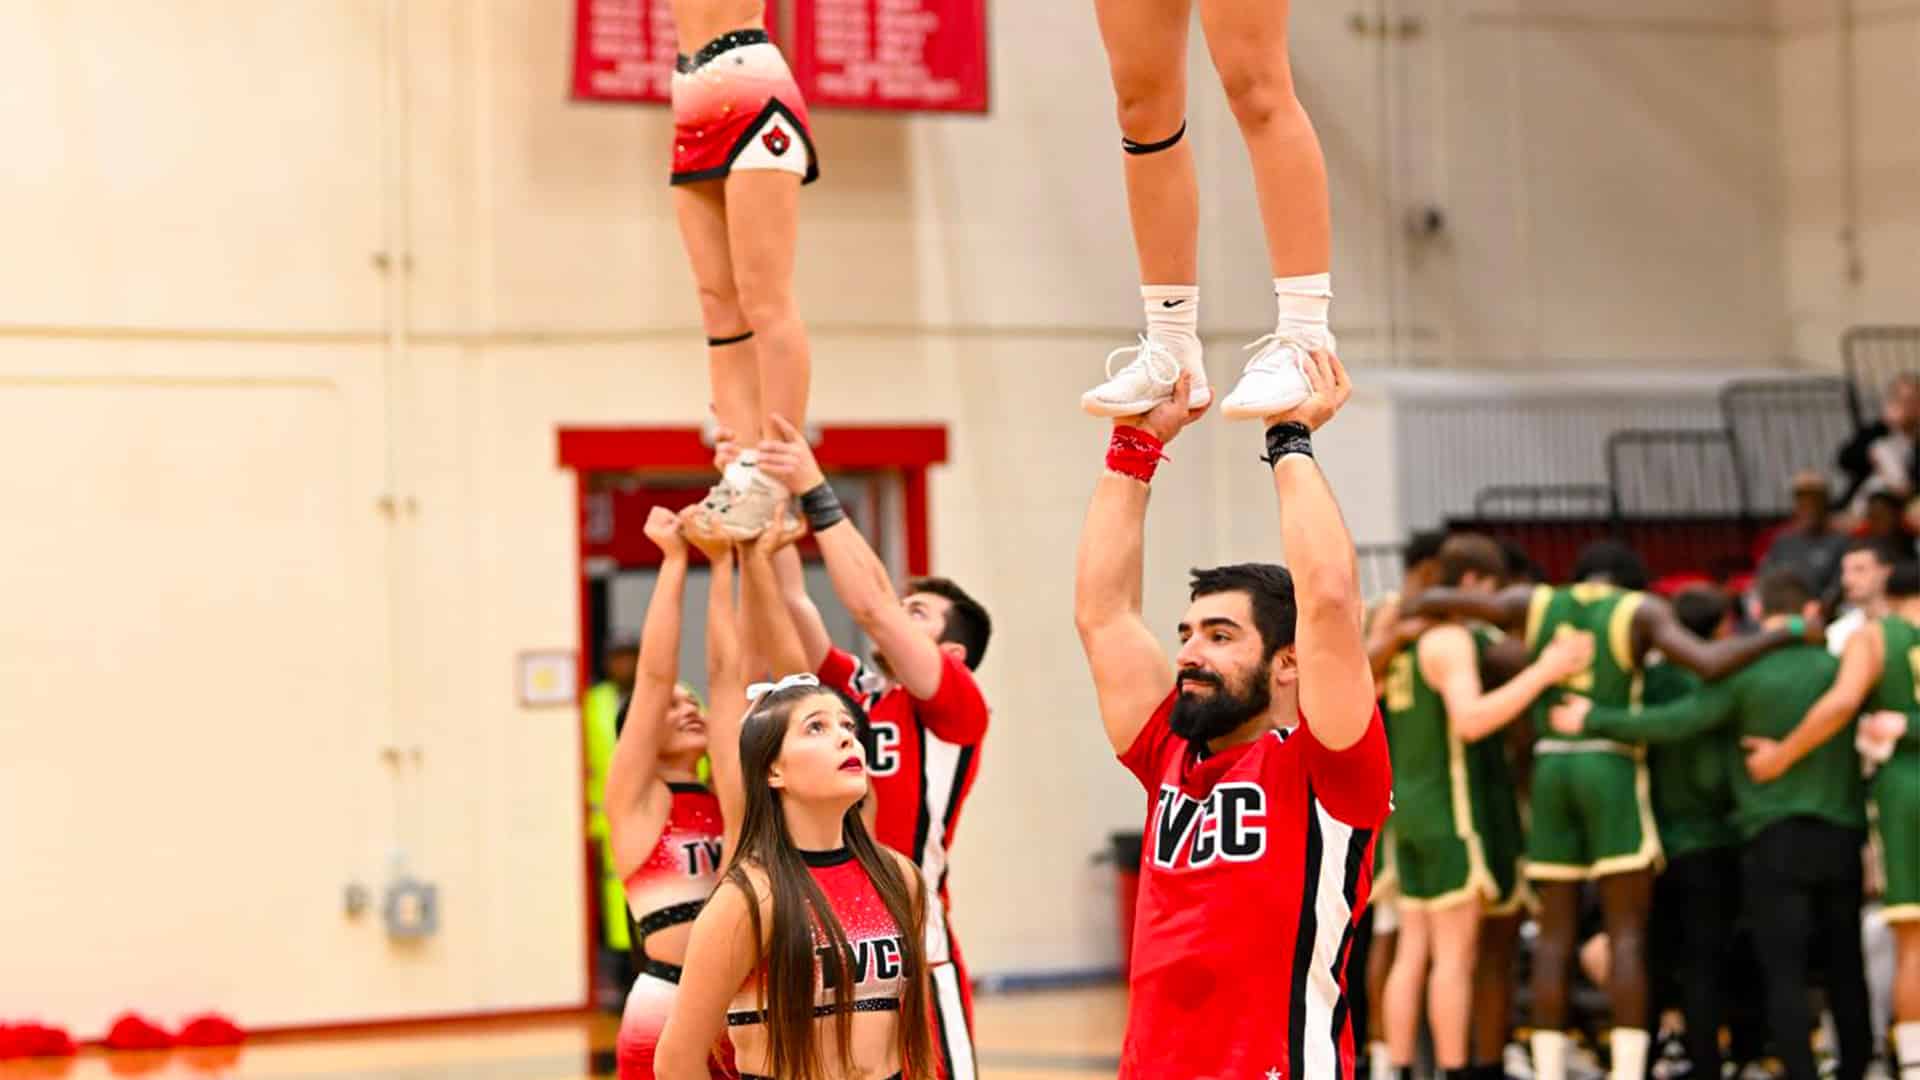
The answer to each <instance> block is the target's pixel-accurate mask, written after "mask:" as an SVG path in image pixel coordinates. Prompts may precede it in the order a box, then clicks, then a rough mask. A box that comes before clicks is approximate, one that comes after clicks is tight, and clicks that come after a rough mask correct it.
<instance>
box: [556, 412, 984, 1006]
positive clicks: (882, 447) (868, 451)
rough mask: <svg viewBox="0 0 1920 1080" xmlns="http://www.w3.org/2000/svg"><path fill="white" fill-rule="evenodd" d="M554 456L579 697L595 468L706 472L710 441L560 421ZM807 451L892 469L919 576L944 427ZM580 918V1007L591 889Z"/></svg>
mask: <svg viewBox="0 0 1920 1080" xmlns="http://www.w3.org/2000/svg"><path fill="white" fill-rule="evenodd" d="M558 434H559V438H558V456H559V465H560V467H561V468H562V469H570V470H572V471H573V474H574V475H573V479H574V488H573V492H574V494H573V499H574V502H573V511H574V512H573V526H574V575H575V578H576V579H577V581H578V586H579V605H580V628H579V635H580V636H579V640H578V641H577V642H576V643H575V654H576V660H575V663H576V664H577V665H578V670H579V672H580V679H579V682H580V693H581V695H582V698H583V699H584V697H585V695H586V692H587V686H586V675H587V673H588V672H589V671H591V670H593V666H592V664H591V662H590V658H589V657H588V655H587V640H588V638H589V637H591V636H592V610H591V608H592V605H591V603H590V601H589V600H588V578H587V531H586V513H587V494H588V491H587V486H588V477H589V476H590V475H591V474H593V473H596V472H623V473H632V472H637V473H646V472H676V473H687V472H695V473H698V472H709V471H711V470H712V469H713V447H711V446H709V445H708V444H707V443H706V441H705V440H703V439H702V438H701V436H700V429H699V428H696V427H619V428H599V427H594V428H589V427H563V428H561V429H559V433H558ZM813 452H814V457H815V458H817V459H818V460H819V462H820V467H821V468H822V469H824V470H826V471H828V472H834V471H840V470H850V469H885V470H894V471H898V472H899V473H900V475H901V480H902V481H903V485H902V486H903V488H904V493H905V496H906V498H905V506H904V507H902V516H903V517H904V518H905V519H906V520H905V521H904V522H902V524H903V525H904V526H905V532H906V536H905V540H906V545H905V546H906V556H907V573H908V574H910V575H918V574H925V573H927V572H928V571H929V569H930V567H931V560H930V545H929V543H928V532H929V524H928V520H927V470H928V469H929V468H932V467H933V466H935V465H943V464H945V463H946V460H947V428H946V425H944V424H935V425H924V426H878V427H869V426H864V425H862V426H831V427H823V428H821V429H820V438H819V441H818V442H817V443H815V445H814V448H813ZM574 738H576V739H580V740H581V742H580V783H581V785H582V787H581V789H580V791H579V794H578V795H577V796H576V798H575V800H574V801H575V803H576V804H578V805H579V807H580V832H579V835H581V836H585V835H586V829H587V819H586V814H587V805H586V804H587V799H586V790H585V783H586V760H587V759H586V754H587V748H586V742H585V740H584V739H582V738H581V732H580V726H579V725H578V724H576V725H574ZM587 884H588V889H589V890H598V889H599V887H600V883H599V881H598V880H597V879H596V880H590V881H589V882H588V883H587ZM586 904H587V907H586V909H585V912H584V914H583V919H582V921H583V922H584V923H585V925H586V935H585V940H586V954H587V981H586V986H585V987H584V988H582V990H581V1004H582V1007H583V1008H591V1007H592V1006H593V986H594V978H595V976H596V974H597V972H596V967H597V966H598V963H599V957H598V952H599V950H597V949H595V948H594V940H595V937H596V931H597V929H598V928H597V927H596V926H595V925H594V921H593V919H592V912H593V907H592V904H593V900H592V893H591V892H589V895H588V897H587V899H586Z"/></svg>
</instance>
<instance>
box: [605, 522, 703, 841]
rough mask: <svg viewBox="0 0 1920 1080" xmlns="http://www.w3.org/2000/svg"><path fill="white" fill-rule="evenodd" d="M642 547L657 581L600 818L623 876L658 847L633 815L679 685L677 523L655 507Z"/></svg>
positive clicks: (681, 542)
mask: <svg viewBox="0 0 1920 1080" xmlns="http://www.w3.org/2000/svg"><path fill="white" fill-rule="evenodd" d="M644 531H645V532H646V535H647V539H649V540H651V541H653V542H654V544H655V545H656V546H658V547H659V548H660V552H661V554H662V555H663V556H664V558H663V559H662V560H661V562H660V576H659V578H658V579H657V580H656V581H655V582H654V586H653V596H652V598H650V599H649V600H648V601H647V619H646V623H645V625H644V627H643V629H642V630H641V635H640V661H639V664H638V667H637V670H636V671H635V673H634V679H633V694H632V696H631V697H629V698H628V699H627V721H628V722H627V723H624V724H622V725H621V726H620V740H619V742H617V743H616V744H614V748H613V760H612V762H610V763H609V764H608V766H607V790H606V812H607V823H608V827H609V832H610V838H609V846H610V848H611V850H612V852H613V862H614V868H615V869H616V870H618V871H619V872H620V873H621V874H623V875H624V874H626V873H627V872H629V871H631V870H632V869H633V868H634V867H636V866H639V865H640V864H641V863H642V862H645V861H646V859H647V854H648V853H649V852H651V851H652V850H653V846H654V844H656V843H657V842H658V841H659V839H660V832H659V830H660V828H664V827H665V825H666V822H665V821H664V820H662V821H661V822H659V823H658V827H656V828H654V829H652V830H650V831H649V830H645V829H644V828H635V827H634V826H635V825H636V824H638V823H637V822H636V821H635V818H636V816H638V812H639V811H640V810H641V808H642V807H643V806H644V805H645V802H646V796H647V792H648V791H649V790H650V789H652V787H653V781H654V773H655V770H656V768H657V767H658V765H659V761H660V735H661V720H662V718H663V717H665V716H666V714H667V709H668V708H669V707H671V706H672V704H673V687H674V683H675V682H677V681H678V680H679V678H680V671H679V663H680V603H681V599H682V597H683V594H684V593H685V591H686V585H687V541H686V538H685V537H684V536H682V535H681V532H680V519H678V518H676V517H675V516H674V515H673V512H672V511H671V510H667V509H665V508H664V507H659V506H656V507H654V508H653V509H652V510H651V511H649V512H648V514H647V523H646V526H645V530H644Z"/></svg>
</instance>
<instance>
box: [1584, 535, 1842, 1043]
mask: <svg viewBox="0 0 1920 1080" xmlns="http://www.w3.org/2000/svg"><path fill="white" fill-rule="evenodd" d="M1753 591H1754V593H1755V594H1756V595H1757V596H1758V597H1759V600H1760V610H1761V617H1762V619H1763V622H1762V625H1763V626H1768V627H1773V628H1782V627H1786V626H1787V625H1788V624H1789V623H1790V622H1791V621H1792V619H1793V616H1794V614H1795V613H1796V612H1799V611H1801V610H1803V609H1804V607H1805V606H1806V604H1807V602H1808V601H1809V600H1811V599H1812V596H1813V594H1812V590H1811V589H1809V588H1808V586H1807V584H1806V581H1805V579H1804V578H1802V577H1801V575H1800V573H1799V571H1798V570H1796V569H1794V568H1791V567H1776V568H1774V569H1772V570H1768V571H1766V572H1765V573H1763V574H1761V575H1760V577H1759V579H1758V580H1756V581H1755V582H1754V586H1753ZM1654 670H1655V671H1658V670H1659V669H1658V668H1655V669H1654ZM1838 670H1839V662H1838V661H1836V660H1835V659H1834V658H1833V656H1832V655H1831V654H1830V653H1828V652H1827V650H1826V648H1825V647H1824V646H1823V645H1815V644H1811V643H1799V644H1794V645H1790V646H1788V647H1786V648H1783V649H1778V650H1776V651H1774V652H1771V653H1769V654H1767V655H1766V656H1764V657H1762V658H1760V659H1759V660H1757V661H1755V662H1754V663H1753V664H1751V665H1749V666H1748V667H1746V668H1743V669H1742V670H1740V671H1739V672H1736V673H1735V674H1733V675H1731V676H1729V677H1727V678H1725V679H1722V680H1720V681H1718V682H1714V683H1708V684H1705V685H1703V686H1701V687H1700V688H1699V689H1697V690H1695V691H1694V692H1692V693H1690V694H1687V695H1686V696H1684V697H1681V698H1679V699H1678V700H1674V701H1668V702H1665V703H1662V704H1656V705H1648V706H1647V707H1646V708H1645V709H1643V710H1640V711H1637V712H1636V711H1634V710H1630V709H1622V708H1615V707H1607V708H1603V707H1599V706H1594V705H1590V703H1589V702H1588V701H1587V700H1586V699H1583V698H1579V697H1577V696H1570V697H1568V698H1567V700H1566V701H1565V702H1564V703H1562V704H1560V705H1558V706H1555V707H1554V708H1553V709H1552V710H1551V713H1550V716H1549V723H1550V724H1551V726H1552V728H1553V730H1554V731H1555V733H1556V734H1557V735H1559V736H1560V737H1563V738H1602V739H1620V740H1627V741H1635V742H1637V741H1640V740H1646V741H1648V742H1650V743H1654V744H1657V745H1658V746H1659V747H1660V748H1661V749H1665V750H1669V751H1672V750H1683V749H1684V748H1685V747H1687V746H1688V745H1689V744H1693V745H1695V746H1697V747H1698V752H1697V753H1696V761H1695V764H1696V765H1698V766H1708V767H1710V766H1714V765H1718V764H1720V763H1722V762H1725V763H1728V764H1732V765H1734V766H1735V768H1736V769H1737V767H1738V758H1737V756H1736V755H1735V752H1734V750H1733V749H1732V747H1731V745H1729V744H1727V743H1724V742H1722V743H1718V745H1716V742H1713V741H1710V742H1705V743H1703V742H1702V740H1703V738H1704V739H1709V740H1716V741H1717V740H1724V739H1726V738H1727V736H1728V735H1732V734H1737V735H1739V736H1741V737H1743V738H1769V737H1778V736H1780V735H1783V734H1785V733H1786V732H1789V731H1791V730H1793V728H1794V726H1795V725H1796V724H1798V723H1799V722H1800V720H1801V718H1802V717H1804V716H1806V715H1807V713H1808V711H1809V710H1810V709H1811V708H1813V707H1814V706H1815V705H1816V703H1817V702H1818V701H1819V699H1820V698H1821V697H1822V695H1824V694H1825V693H1826V692H1827V689H1828V688H1829V687H1831V686H1832V685H1833V684H1834V678H1835V674H1836V673H1837V672H1838ZM1649 681H1651V673H1650V677H1649ZM1659 764H1660V765H1672V764H1674V762H1672V761H1671V760H1668V761H1663V762H1660V763H1659ZM1656 771H1657V768H1656ZM1702 771H1705V770H1704V769H1702ZM1727 789H1728V790H1727V794H1728V796H1729V797H1730V799H1731V802H1732V806H1731V813H1730V815H1727V816H1725V817H1724V818H1722V817H1721V815H1720V814H1719V813H1716V812H1714V811H1713V810H1712V809H1711V808H1703V809H1706V810H1707V813H1706V814H1703V815H1695V817H1696V820H1695V821H1694V822H1693V823H1692V825H1691V826H1689V827H1686V828H1681V827H1679V826H1680V824H1681V823H1680V822H1672V823H1671V824H1670V823H1669V821H1667V820H1662V822H1661V825H1660V831H1661V838H1662V842H1663V843H1666V842H1668V841H1674V842H1676V846H1675V848H1674V849H1673V852H1672V853H1673V854H1674V861H1673V863H1672V864H1671V865H1670V866H1669V867H1668V871H1667V873H1668V875H1670V876H1671V875H1675V874H1679V875H1692V876H1693V878H1694V879H1695V880H1694V882H1693V883H1691V885H1690V887H1689V888H1688V889H1687V892H1688V895H1687V897H1686V904H1687V906H1686V910H1685V913H1684V916H1683V917H1684V918H1685V919H1686V921H1687V924H1688V925H1687V928H1686V930H1685V936H1686V938H1687V940H1686V942H1685V943H1683V944H1681V945H1679V946H1678V947H1672V948H1671V953H1670V955H1668V954H1662V955H1661V961H1662V963H1663V965H1664V966H1677V967H1678V968H1679V969H1680V971H1681V976H1682V981H1683V982H1685V983H1687V984H1688V988H1689V989H1690V990H1691V991H1693V998H1694V1000H1693V1001H1692V1002H1691V1003H1690V1004H1689V1007H1688V1009H1687V1036H1688V1054H1687V1057H1688V1061H1689V1064H1690V1065H1691V1066H1692V1071H1691V1072H1690V1073H1688V1075H1690V1076H1718V1075H1719V1074H1720V1053H1719V1046H1718V1042H1719V1033H1720V1022H1721V1020H1722V1018H1723V1010H1722V1008H1721V1002H1720V1001H1719V1000H1717V997H1718V995H1717V993H1716V992H1717V990H1718V989H1719V987H1718V978H1719V976H1721V975H1722V974H1723V973H1724V971H1725V969H1726V966H1727V963H1726V958H1725V956H1724V952H1723V954H1722V955H1720V956H1715V955H1713V950H1714V947H1715V946H1716V945H1717V944H1719V943H1720V942H1717V941H1716V939H1722V940H1723V939H1724V933H1725V930H1724V928H1725V927H1726V926H1727V925H1728V924H1730V923H1732V922H1733V921H1734V916H1733V913H1732V912H1731V911H1728V910H1726V908H1725V906H1724V905H1723V904H1722V903H1721V902H1719V901H1718V899H1717V898H1716V897H1714V896H1713V895H1712V891H1713V890H1711V889H1710V888H1708V887H1704V886H1705V885H1706V884H1707V883H1705V882H1701V881H1699V880H1698V879H1700V878H1702V877H1713V876H1717V874H1718V872H1717V871H1714V870H1713V869H1712V864H1711V857H1712V854H1713V851H1712V849H1711V848H1708V847H1703V846H1702V845H1706V844H1710V843H1712V842H1713V841H1714V837H1713V835H1712V829H1713V828H1714V827H1715V825H1716V824H1717V822H1715V821H1706V820H1698V818H1702V817H1714V818H1720V820H1723V821H1725V822H1726V823H1727V824H1729V825H1730V826H1731V827H1732V828H1733V829H1734V830H1735V831H1736V836H1735V839H1736V842H1737V843H1738V845H1739V848H1738V851H1739V866H1740V871H1739V873H1740V878H1741V885H1742V889H1741V892H1742V897H1741V901H1742V906H1743V908H1744V918H1745V919H1746V921H1748V922H1749V923H1751V925H1752V928H1753V937H1754V947H1755V952H1756V953H1757V954H1758V956H1759V959H1760V968H1761V972H1762V974H1763V976H1764V977H1763V979H1762V980H1761V984H1760V985H1761V988H1762V989H1764V991H1765V998H1766V1017H1767V1028H1768V1030H1770V1031H1771V1032H1772V1033H1773V1034H1774V1036H1775V1040H1774V1041H1775V1046H1776V1049H1777V1051H1778V1053H1779V1054H1780V1057H1781V1059H1782V1060H1783V1061H1784V1062H1785V1064H1786V1067H1787V1075H1788V1076H1789V1077H1790V1078H1792V1080H1815V1078H1816V1077H1817V1076H1818V1075H1819V1074H1818V1072H1817V1071H1816V1070H1815V1067H1814V1060H1813V1052H1812V1048H1811V1045H1810V1043H1809V1041H1808V1039H1807V1034H1806V1033H1807V1032H1808V1031H1809V1030H1810V1029H1811V1028H1812V1027H1813V1016H1812V1014H1811V1013H1810V1011H1809V1009H1808V1007H1807V1000H1808V994H1809V992H1810V991H1811V990H1812V981H1813V980H1812V978H1811V975H1812V971H1813V970H1814V969H1816V968H1817V969H1818V970H1820V971H1823V972H1824V974H1825V978H1824V980H1823V984H1824V985H1825V987H1826V991H1827V998H1828V1003H1829V1005H1830V1006H1831V1008H1832V1011H1833V1015H1834V1021H1835V1028H1836V1034H1837V1036H1838V1038H1837V1041H1838V1043H1839V1050H1840V1071H1839V1073H1838V1077H1839V1080H1858V1078H1859V1077H1860V1075H1861V1074H1862V1073H1863V1072H1864V1071H1865V1070H1866V1066H1867V1058H1868V1057H1869V1056H1871V1055H1870V1050H1869V1044H1870V1043H1871V1042H1872V1034H1871V1030H1870V1024H1869V1022H1868V1016H1867V979H1866V963H1865V960H1864V959H1863V958H1862V955H1861V947H1860V903H1861V899H1862V893H1863V888H1862V883H1861V866H1860V849H1861V847H1862V846H1863V845H1864V844H1865V843H1866V829H1867V804H1866V792H1865V790H1864V789H1863V787H1862V784H1861V782H1860V758H1859V755H1858V754H1857V753H1856V752H1855V751H1854V748H1853V746H1852V744H1851V742H1850V741H1848V740H1833V741H1831V742H1829V743H1827V744H1826V745H1824V746H1822V747H1820V748H1819V750H1818V751H1817V752H1816V753H1813V754H1810V755H1808V757H1807V758H1806V759H1805V760H1804V761H1801V762H1800V763H1798V764H1797V765H1796V766H1795V767H1794V768H1793V769H1792V770H1791V771H1790V772H1788V773H1787V774H1786V775H1784V776H1783V777H1781V778H1780V780H1778V781H1777V782H1775V783H1757V782H1755V781H1754V780H1752V779H1750V778H1749V777H1748V776H1747V774H1746V771H1745V770H1744V769H1738V771H1737V775H1733V776H1731V777H1729V778H1728V782H1727ZM1669 794H1671V793H1669ZM1695 794H1696V797H1697V795H1698V794H1699V793H1695ZM1665 809H1667V810H1668V811H1671V810H1672V809H1673V807H1672V806H1671V803H1670V802H1669V804H1668V805H1667V806H1666V807H1665ZM1689 834H1691V835H1689ZM1703 859H1705V860H1707V861H1706V862H1705V863H1702V861H1701V860H1703ZM1703 870H1704V871H1705V873H1704V874H1702V873H1701V872H1700V871H1703ZM1703 946H1704V947H1703ZM1815 956H1818V957H1819V959H1818V961H1817V963H1815V964H1812V965H1810V964H1809V960H1810V959H1811V958H1813V957H1815Z"/></svg>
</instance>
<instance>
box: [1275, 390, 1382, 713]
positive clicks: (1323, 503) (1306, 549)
mask: <svg viewBox="0 0 1920 1080" xmlns="http://www.w3.org/2000/svg"><path fill="white" fill-rule="evenodd" d="M1301 372H1302V373H1303V374H1304V375H1306V377H1307V383H1308V385H1309V386H1311V387H1312V389H1313V393H1312V394H1311V395H1310V396H1309V397H1308V398H1307V399H1306V400H1305V401H1303V402H1301V403H1300V405H1299V406H1298V407H1296V408H1294V409H1292V410H1291V411H1289V412H1287V413H1284V414H1282V415H1279V416H1271V417H1268V418H1267V461H1268V462H1269V463H1270V464H1272V466H1273V489H1274V492H1275V494H1277V495H1278V496H1279V497H1280V547H1281V550H1282V551H1284V552H1285V553H1286V561H1287V569H1288V570H1289V571H1290V572H1291V573H1292V574H1293V594H1294V603H1295V605H1296V606H1297V608H1298V614H1297V615H1296V618H1295V626H1296V629H1295V631H1294V652H1295V655H1296V657H1297V663H1298V664H1299V667H1300V712H1301V714H1302V715H1303V716H1305V717H1306V721H1307V727H1308V728H1309V729H1310V730H1311V731H1312V732H1313V737H1314V739H1315V740H1316V741H1317V742H1319V743H1320V745H1322V746H1324V747H1326V748H1327V749H1329V750H1336V751H1337V750H1345V749H1346V748H1347V747H1349V746H1352V745H1354V744H1355V743H1357V742H1359V741H1360V739H1361V737H1362V736H1363V735H1365V734H1366V733H1367V726H1368V725H1369V724H1371V723H1372V722H1373V713H1374V689H1373V664H1372V662H1371V661H1370V660H1369V658H1368V656H1367V643H1366V639H1365V637H1364V636H1363V635H1362V633H1361V629H1360V623H1361V621H1362V620H1363V619H1364V618H1365V617H1366V605H1365V604H1364V603H1362V602H1361V600H1360V569H1359V564H1358V562H1357V560H1356V557H1355V554H1354V550H1353V537H1352V536H1351V535H1350V534H1349V533H1348V532H1347V523H1346V520H1345V519H1344V518H1342V517H1341V515H1340V504H1339V502H1337V501H1336V500H1335V499H1334V497H1333V489H1332V488H1330V487H1328V486H1327V479H1326V477H1325V476H1323V475H1321V473H1320V466H1319V465H1318V464H1317V463H1316V462H1315V461H1314V459H1313V444H1312V441H1311V435H1312V433H1313V432H1315V431H1317V430H1319V429H1320V428H1321V427H1322V426H1323V425H1324V424H1326V422H1327V421H1329V420H1331V419H1333V416H1334V414H1335V413H1337V412H1339V411H1340V407H1341V406H1342V405H1345V404H1346V402H1347V398H1348V397H1349V396H1350V395H1351V394H1352V393H1353V383H1352V382H1351V381H1349V380H1348V378H1347V369H1346V368H1345V367H1344V366H1342V365H1341V363H1340V361H1339V360H1338V359H1337V358H1335V357H1334V356H1333V355H1332V354H1331V353H1324V352H1320V353H1312V354H1310V355H1309V356H1308V358H1307V359H1306V360H1304V361H1302V362H1301Z"/></svg>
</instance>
